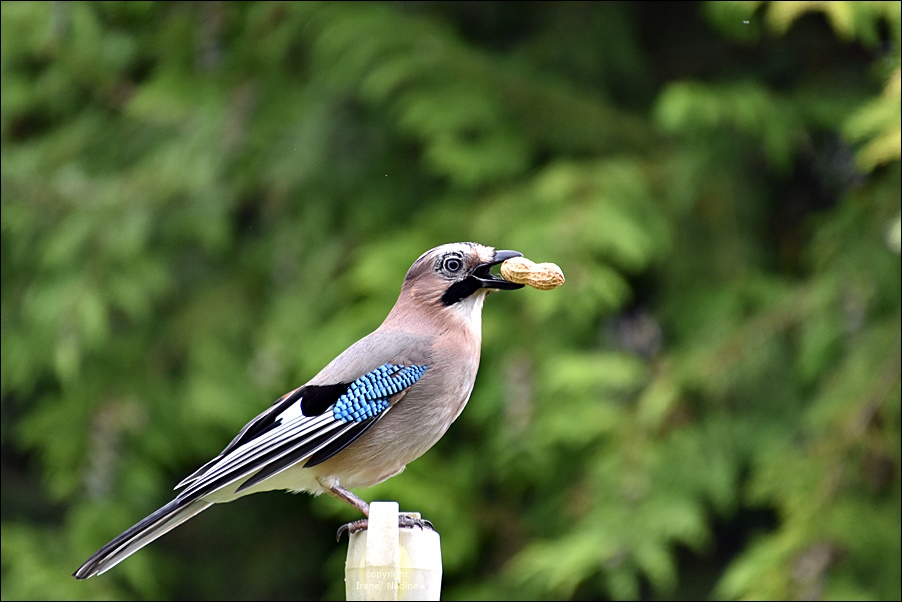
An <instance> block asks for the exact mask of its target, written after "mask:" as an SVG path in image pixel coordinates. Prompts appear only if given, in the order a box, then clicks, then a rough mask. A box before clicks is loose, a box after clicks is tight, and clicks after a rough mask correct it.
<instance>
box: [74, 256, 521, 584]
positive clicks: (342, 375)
mask: <svg viewBox="0 0 902 602" xmlns="http://www.w3.org/2000/svg"><path fill="white" fill-rule="evenodd" d="M522 256H523V255H522V253H520V252H518V251H505V250H495V248H494V247H490V246H485V245H482V244H478V243H473V242H458V243H448V244H443V245H440V246H437V247H435V248H433V249H430V250H429V251H426V252H425V253H423V254H422V255H420V257H419V258H418V259H417V260H416V261H414V262H413V264H412V265H411V266H410V268H409V269H408V270H407V273H406V275H405V277H404V281H403V284H402V286H401V292H400V294H399V295H398V299H397V301H396V302H395V304H394V306H393V307H392V308H391V310H390V311H389V313H388V315H387V316H386V318H385V319H384V320H383V322H382V323H381V324H380V325H379V327H378V328H376V329H375V330H374V331H373V332H371V333H370V334H368V335H366V336H364V337H363V338H361V339H360V340H358V341H357V342H355V343H353V344H352V345H350V346H349V347H348V348H347V349H346V350H345V351H343V352H342V353H340V354H339V355H338V356H337V357H335V359H333V360H332V361H331V362H329V364H327V365H326V367H325V368H323V369H322V370H321V371H320V372H319V373H318V374H316V375H315V376H314V377H313V378H311V379H310V380H309V381H308V382H307V383H306V384H304V385H302V386H300V387H298V388H296V389H294V390H293V391H290V392H288V393H286V394H285V395H283V396H282V397H280V398H279V399H277V400H276V401H275V402H274V403H273V404H272V405H271V406H270V407H269V408H268V409H267V410H265V411H264V412H262V413H261V414H259V415H258V416H257V417H255V418H253V419H252V420H251V421H250V422H248V423H247V425H245V426H244V428H242V429H241V430H240V431H239V432H238V434H237V435H236V436H235V438H234V439H232V441H231V442H230V443H229V444H228V445H226V447H225V448H224V449H223V450H222V451H221V452H220V453H219V454H218V455H217V456H215V457H214V458H213V459H212V460H210V461H209V462H207V463H206V464H204V465H203V466H201V467H200V468H199V469H197V470H196V471H195V472H194V473H192V474H191V475H189V476H188V477H186V478H185V479H183V480H182V481H181V482H180V483H179V484H178V485H176V487H175V489H176V490H180V491H179V493H178V494H177V495H176V496H175V498H174V499H173V500H172V501H170V502H169V503H167V504H166V505H164V506H163V507H161V508H160V509H158V510H157V511H155V512H153V513H152V514H150V515H149V516H147V517H146V518H144V519H143V520H141V521H140V522H138V523H137V524H135V525H134V526H132V527H130V528H129V529H127V530H126V531H124V532H123V533H122V534H120V535H119V536H118V537H116V538H115V539H113V540H112V541H110V542H109V543H107V544H106V545H104V546H103V547H102V548H100V550H98V551H97V552H96V553H95V554H94V555H93V556H91V557H90V558H89V559H88V560H87V561H85V562H84V564H82V565H81V567H79V568H78V570H76V571H75V572H74V573H73V576H74V577H75V578H77V579H87V578H89V577H93V576H95V575H100V574H102V573H105V572H106V571H108V570H110V569H111V568H113V567H114V566H116V565H117V564H119V563H120V562H122V561H123V560H125V559H126V558H127V557H129V556H131V555H132V554H134V553H135V552H137V551H138V550H140V549H141V548H143V547H144V546H146V545H147V544H149V543H151V542H152V541H154V540H155V539H157V538H158V537H160V536H162V535H163V534H165V533H167V532H168V531H170V530H172V529H174V528H175V527H177V526H179V525H180V524H182V523H184V522H185V521H187V520H188V519H190V518H192V517H194V516H196V515H197V514H198V513H200V512H202V511H203V510H206V509H207V508H209V507H210V506H212V505H213V504H216V503H224V502H230V501H233V500H235V499H237V498H239V497H243V496H245V495H248V494H252V493H257V492H261V491H272V490H286V491H289V492H292V493H299V492H307V493H311V494H313V495H320V494H322V493H326V494H329V495H332V496H334V497H336V498H338V499H340V500H342V501H344V502H346V503H348V504H350V505H351V506H353V507H354V508H356V509H357V510H359V511H360V512H361V513H362V514H363V515H364V517H367V516H368V515H369V505H368V504H367V502H365V501H364V500H363V499H361V498H359V497H358V496H357V495H355V494H354V493H352V492H351V491H350V490H351V489H354V488H358V487H370V486H372V485H376V484H378V483H381V482H383V481H385V480H386V479H389V478H390V477H393V476H395V475H397V474H399V473H400V472H401V471H403V470H404V468H405V467H406V466H407V464H409V463H410V462H412V461H414V460H415V459H417V458H419V457H420V456H421V455H423V454H424V453H426V451H428V450H429V449H430V448H431V447H432V446H433V445H434V444H435V443H436V442H437V441H438V440H439V439H440V438H441V437H442V435H444V434H445V432H446V431H447V430H448V428H449V427H450V426H451V423H453V422H454V421H455V420H456V419H457V417H458V416H459V415H460V413H461V412H462V411H463V409H464V406H465V405H466V404H467V401H468V400H469V398H470V395H471V393H472V392H473V387H474V384H475V381H476V373H477V370H478V368H479V358H480V351H481V347H482V308H483V303H484V301H485V298H486V295H487V294H488V293H490V292H494V291H497V290H514V289H519V288H522V287H523V285H522V284H517V283H514V282H510V281H507V280H505V279H503V278H501V277H499V276H497V275H495V274H493V273H492V271H491V268H492V267H493V266H496V265H499V264H501V263H503V262H504V261H505V260H507V259H511V258H513V257H522ZM403 516H404V515H402V517H403ZM408 520H411V519H408ZM365 521H366V518H364V519H361V520H360V521H355V522H354V523H351V526H352V527H353V528H354V529H362V528H365V526H366V524H365ZM426 522H427V523H428V521H426ZM403 526H410V525H403ZM419 526H422V524H420V525H419ZM429 526H431V524H430V525H429ZM340 534H341V530H339V536H340Z"/></svg>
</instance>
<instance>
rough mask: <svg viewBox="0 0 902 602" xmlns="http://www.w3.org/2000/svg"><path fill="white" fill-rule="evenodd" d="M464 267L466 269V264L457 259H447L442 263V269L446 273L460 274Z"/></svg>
mask: <svg viewBox="0 0 902 602" xmlns="http://www.w3.org/2000/svg"><path fill="white" fill-rule="evenodd" d="M462 267H464V264H463V262H462V261H461V260H460V259H458V258H457V257H446V258H445V261H444V262H443V263H442V268H443V269H444V270H445V271H446V272H451V273H454V272H459V271H460V268H462Z"/></svg>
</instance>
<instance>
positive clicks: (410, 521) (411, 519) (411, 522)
mask: <svg viewBox="0 0 902 602" xmlns="http://www.w3.org/2000/svg"><path fill="white" fill-rule="evenodd" d="M398 526H399V527H401V528H402V529H413V528H414V527H419V528H420V530H421V531H422V530H425V529H426V528H427V527H428V528H429V530H430V531H435V525H433V524H432V521H429V520H426V519H425V518H420V515H419V514H417V515H416V516H411V515H410V514H399V515H398ZM435 532H436V533H438V531H435Z"/></svg>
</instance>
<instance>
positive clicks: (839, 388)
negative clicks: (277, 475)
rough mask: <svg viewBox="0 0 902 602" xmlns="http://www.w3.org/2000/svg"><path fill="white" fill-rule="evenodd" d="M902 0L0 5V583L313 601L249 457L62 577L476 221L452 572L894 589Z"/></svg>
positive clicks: (328, 524) (694, 592) (328, 530)
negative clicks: (470, 350) (482, 275)
mask: <svg viewBox="0 0 902 602" xmlns="http://www.w3.org/2000/svg"><path fill="white" fill-rule="evenodd" d="M899 7H900V5H899V3H898V2H867V3H865V2H833V3H825V4H824V5H823V6H820V7H817V6H814V5H810V4H807V3H797V2H764V3H761V2H743V3H738V2H737V3H734V2H716V3H693V2H679V3H677V2H605V3H578V2H577V3H571V2H548V3H545V2H530V3H513V2H455V3H446V2H409V3H391V2H378V3H359V2H354V3H325V4H322V3H270V2H249V3H225V2H196V3H195V2H176V3H162V2H103V3H93V2H53V3H51V2H3V4H2V31H0V33H2V61H0V65H2V387H0V389H2V471H3V472H2V479H3V481H2V586H0V587H2V590H0V591H2V597H3V599H4V600H12V599H33V600H46V599H137V598H142V599H146V598H164V599H173V600H181V599H223V598H229V599H254V600H261V599H308V598H309V599H341V598H342V597H343V595H344V594H343V583H342V575H343V562H344V554H345V550H346V548H345V544H341V545H337V544H336V543H335V542H334V532H335V529H336V527H337V526H338V525H339V524H341V523H342V522H345V521H348V520H351V519H353V518H356V517H355V516H354V513H353V511H352V510H351V509H350V508H347V507H345V506H343V505H342V504H341V503H340V502H337V501H335V500H332V499H325V498H319V499H314V498H311V497H309V496H305V495H300V496H291V495H287V494H282V493H268V494H263V495H255V496H251V497H249V498H246V499H242V500H240V501H238V502H235V503H233V504H228V505H224V506H217V507H215V508H213V509H211V510H209V511H208V512H205V513H204V514H203V515H201V516H199V517H197V518H195V519H194V520H192V521H191V522H189V523H187V524H185V525H183V526H182V527H180V528H179V529H177V530H175V531H174V532H172V533H171V534H169V535H167V536H165V537H164V538H162V539H161V540H158V541H157V542H155V543H154V544H152V545H151V546H149V547H148V548H146V549H144V550H142V551H141V552H140V553H138V554H136V555H135V556H133V557H131V558H129V559H128V560H127V561H126V562H124V563H123V564H121V565H120V566H118V567H116V569H114V570H113V571H112V572H110V573H108V574H106V575H103V576H101V577H99V578H94V579H91V580H89V581H86V582H77V581H76V580H74V579H72V578H71V577H70V576H69V575H70V574H71V572H72V571H73V570H75V569H76V568H77V567H78V566H79V565H80V564H81V562H82V561H84V560H85V559H86V558H87V557H88V556H89V555H90V554H91V553H92V552H94V551H95V550H96V549H97V548H98V547H99V546H100V545H101V544H103V543H105V542H106V541H107V540H108V539H110V538H112V537H113V536H115V535H117V534H118V533H119V532H120V531H121V530H123V529H125V528H126V527H128V526H130V525H131V524H132V523H134V522H136V521H137V520H139V519H140V518H142V517H143V516H145V515H146V514H147V513H149V512H151V511H152V510H154V509H156V508H157V507H158V506H160V505H162V504H163V503H165V502H166V501H168V500H169V499H170V496H171V495H172V492H171V488H172V486H174V485H175V483H177V482H178V481H179V480H180V479H181V478H182V477H184V476H185V475H187V474H188V473H189V472H191V471H193V470H194V469H195V468H197V466H199V465H200V464H201V463H203V462H204V461H206V460H207V459H208V458H209V457H211V456H212V455H213V454H215V453H217V452H218V451H219V450H220V449H221V448H222V447H223V446H224V445H225V444H226V443H227V442H228V441H229V440H230V439H231V437H232V436H233V435H234V434H235V433H236V432H237V431H238V429H239V428H240V427H241V426H243V425H244V424H245V422H246V421H247V420H249V419H250V418H252V417H253V416H255V415H256V414H257V413H259V412H260V411H261V410H262V409H263V408H265V407H266V406H268V404H270V403H271V402H272V401H273V400H274V399H275V398H276V397H278V396H279V395H281V394H282V393H284V392H285V391H287V390H290V389H292V388H294V387H296V386H298V385H300V384H303V383H304V382H305V381H306V380H307V379H308V378H310V377H311V376H312V375H313V374H315V373H316V372H317V371H318V370H319V369H320V368H321V367H322V366H323V365H324V364H325V363H326V362H327V361H329V360H330V359H331V358H332V357H333V356H334V355H335V354H336V353H338V352H340V351H341V350H342V349H344V348H345V347H346V346H347V345H349V344H350V343H352V342H353V341H354V340H356V339H357V338H358V337H360V336H362V335H364V334H366V333H367V332H369V331H370V330H371V329H373V328H374V327H375V326H377V325H378V323H379V322H380V321H381V319H382V318H383V317H384V315H385V314H386V312H387V311H388V309H389V308H390V306H391V304H392V303H393V301H394V299H395V297H396V295H397V293H398V290H399V288H400V284H401V280H402V278H403V275H404V273H405V271H406V269H407V267H408V266H409V265H410V263H411V262H412V261H413V260H414V259H415V258H416V257H417V256H418V255H419V254H420V253H422V252H423V251H425V250H427V249H429V248H431V247H433V246H436V245H438V244H441V243H445V242H451V241H459V240H475V241H478V242H482V243H484V244H489V245H493V246H497V247H499V248H513V249H518V250H520V251H522V252H523V253H524V254H526V255H527V256H528V257H530V258H532V259H534V260H537V261H554V262H556V263H558V264H560V265H561V266H562V268H563V270H564V272H565V274H566V275H567V283H566V284H565V285H564V286H563V287H561V288H559V289H557V290H555V291H552V292H542V291H537V290H531V289H525V290H522V291H516V292H512V293H504V294H498V295H493V296H492V297H491V298H489V299H488V302H487V304H486V308H485V311H484V333H483V334H484V348H483V356H482V369H481V372H480V374H479V378H478V380H477V383H476V390H475V392H474V394H473V397H472V399H471V401H470V404H469V406H468V407H467V409H466V411H465V412H464V413H463V415H462V416H461V418H460V419H459V420H458V421H457V423H455V424H454V425H453V426H452V428H451V430H450V431H449V432H448V434H447V436H446V437H445V438H444V439H443V440H442V441H441V442H440V443H439V444H438V445H437V446H436V447H435V448H434V449H433V450H432V451H430V452H429V453H428V454H426V456H424V457H423V458H421V459H420V460H418V461H417V462H415V463H413V464H411V465H410V467H409V468H408V470H407V471H406V472H405V473H404V474H403V475H401V476H398V477H396V478H394V479H391V480H389V481H388V482H386V483H384V484H382V485H380V486H378V487H376V488H373V489H371V490H366V491H360V492H358V493H359V494H360V495H362V496H364V497H365V498H367V499H395V500H398V501H399V502H400V504H401V507H402V509H406V510H416V511H420V512H422V513H423V515H424V516H426V517H427V518H429V519H431V520H432V521H433V522H434V523H435V524H436V525H437V527H438V529H439V531H440V532H441V535H442V545H443V556H444V570H445V573H444V589H443V594H444V598H445V599H460V598H464V599H467V598H468V599H498V600H508V599H530V598H533V599H534V598H538V599H586V600H588V599H605V598H612V599H626V598H644V599H660V598H683V599H697V598H699V597H700V598H703V599H705V598H707V599H737V598H758V599H784V598H789V599H793V598H807V599H818V598H829V599H845V598H852V599H878V598H890V599H892V598H895V599H898V598H899V597H900V596H902V593H900V384H899V372H900V334H899V332H900V265H899V264H900V262H899V207H900V203H899V198H900V160H899V157H900V150H899V146H900V130H899V113H900V109H899V106H900V104H899V101H900V71H899V64H900V61H899V58H900V48H899V43H900V8H899Z"/></svg>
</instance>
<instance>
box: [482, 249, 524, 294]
mask: <svg viewBox="0 0 902 602" xmlns="http://www.w3.org/2000/svg"><path fill="white" fill-rule="evenodd" d="M512 257H523V253H520V252H519V251H495V257H494V258H492V261H491V262H490V263H483V264H481V265H480V266H479V267H477V268H476V269H475V270H474V271H473V275H472V278H474V279H476V281H477V282H479V285H480V286H481V287H482V288H495V289H499V290H505V291H513V290H516V289H518V288H523V285H522V284H517V283H516V282H510V281H508V280H505V279H504V278H500V277H498V276H496V275H495V274H493V273H492V272H491V268H492V266H494V265H498V264H500V263H503V262H504V260H505V259H510V258H512Z"/></svg>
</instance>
